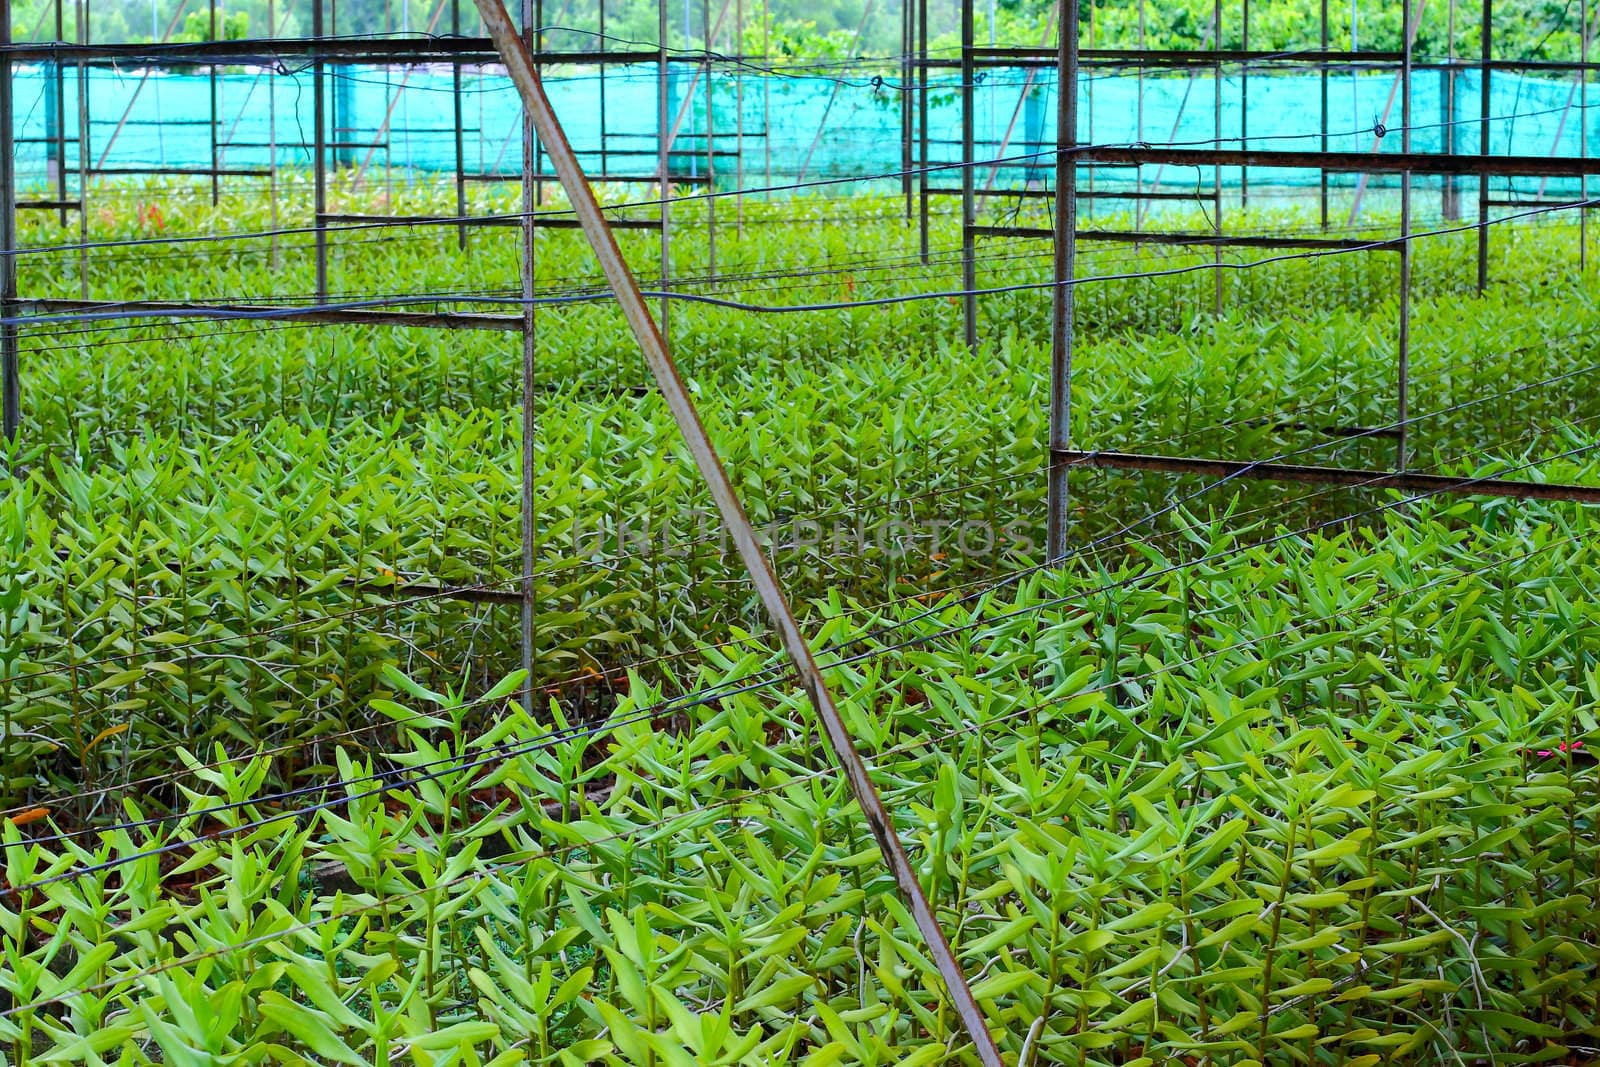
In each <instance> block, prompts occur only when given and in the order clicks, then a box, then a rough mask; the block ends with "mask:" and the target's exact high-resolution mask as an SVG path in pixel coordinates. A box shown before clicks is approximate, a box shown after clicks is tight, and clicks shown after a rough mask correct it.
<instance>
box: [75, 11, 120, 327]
mask: <svg viewBox="0 0 1600 1067" xmlns="http://www.w3.org/2000/svg"><path fill="white" fill-rule="evenodd" d="M75 13H76V14H77V16H78V41H79V43H80V44H84V45H87V44H88V43H89V0H78V5H77V8H76V9H75ZM89 129H90V126H89V63H88V60H84V59H80V60H79V61H78V293H79V295H80V296H82V297H83V299H85V300H87V299H89V176H90V173H91V172H90V170H89V166H90V163H89V161H90V159H91V158H92V157H91V155H90V152H91V150H92V146H91V145H90V143H89ZM110 150H111V146H110V145H109V144H108V145H106V151H108V152H109V151H110Z"/></svg>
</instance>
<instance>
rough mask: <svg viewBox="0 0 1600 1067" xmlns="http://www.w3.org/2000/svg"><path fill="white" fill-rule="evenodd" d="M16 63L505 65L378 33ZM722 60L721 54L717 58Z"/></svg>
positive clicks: (24, 55)
mask: <svg viewBox="0 0 1600 1067" xmlns="http://www.w3.org/2000/svg"><path fill="white" fill-rule="evenodd" d="M0 55H10V56H11V58H12V60H13V61H14V62H17V63H39V62H58V63H88V64H91V65H93V64H99V63H121V64H127V63H132V64H137V65H140V66H149V67H162V66H196V65H199V66H211V65H214V64H217V63H244V64H249V63H259V64H262V65H268V64H270V63H272V62H273V61H275V60H278V59H296V58H305V59H312V60H316V61H318V62H322V63H328V64H370V65H386V64H423V63H462V64H466V65H472V66H495V67H498V66H501V65H502V64H501V61H500V54H499V53H498V52H496V51H495V49H494V44H493V43H492V42H491V41H490V40H489V39H488V38H487V37H417V36H412V37H379V38H359V39H351V40H330V39H328V38H316V37H278V38H270V39H269V38H255V39H244V40H232V41H182V42H177V43H173V44H148V43H141V44H73V43H71V42H66V41H51V42H46V43H42V44H41V43H18V44H12V45H8V46H6V47H4V48H0ZM717 58H718V59H720V58H722V57H717ZM660 59H661V53H660V52H659V51H657V50H656V49H651V50H650V51H647V52H646V51H594V52H585V51H567V52H541V53H540V55H539V62H540V63H543V64H551V65H557V64H562V63H570V64H581V65H593V64H607V65H609V64H629V63H651V64H654V63H657V62H659V61H660ZM668 61H669V62H685V63H695V64H701V63H704V61H705V60H704V58H703V57H700V56H693V55H687V56H683V57H679V56H675V55H674V56H669V57H668Z"/></svg>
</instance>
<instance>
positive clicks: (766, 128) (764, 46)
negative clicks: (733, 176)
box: [662, 0, 772, 329]
mask: <svg viewBox="0 0 1600 1067" xmlns="http://www.w3.org/2000/svg"><path fill="white" fill-rule="evenodd" d="M769 7H770V5H769V3H768V0H761V69H762V70H763V71H768V70H771V69H772V13H771V11H770V10H769ZM761 154H762V158H763V161H764V166H765V173H766V186H767V188H768V189H771V188H772V76H771V75H770V74H767V75H764V76H763V77H762V79H761ZM740 199H741V200H743V199H744V198H743V197H740ZM767 200H768V201H769V202H770V201H771V200H772V194H771V193H770V192H769V193H767ZM662 328H663V329H665V328H666V327H665V324H663V325H662Z"/></svg>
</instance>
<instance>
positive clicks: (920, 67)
mask: <svg viewBox="0 0 1600 1067" xmlns="http://www.w3.org/2000/svg"><path fill="white" fill-rule="evenodd" d="M916 53H917V199H918V205H917V215H918V222H917V241H918V249H919V251H920V252H921V256H922V265H923V266H927V265H928V202H929V201H930V200H931V199H932V194H931V190H930V186H929V183H928V0H917V48H916Z"/></svg>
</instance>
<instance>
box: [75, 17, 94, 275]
mask: <svg viewBox="0 0 1600 1067" xmlns="http://www.w3.org/2000/svg"><path fill="white" fill-rule="evenodd" d="M74 10H75V13H76V14H77V16H78V41H79V42H80V43H81V44H83V45H85V46H87V45H88V44H89V0H78V6H77V7H76V8H75V9H74ZM89 129H90V127H89V64H88V63H87V62H86V61H84V60H79V61H78V293H79V295H80V296H82V297H83V299H85V300H87V299H89V175H90V170H89V160H90V159H91V156H90V152H91V150H92V149H91V145H90V136H89Z"/></svg>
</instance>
